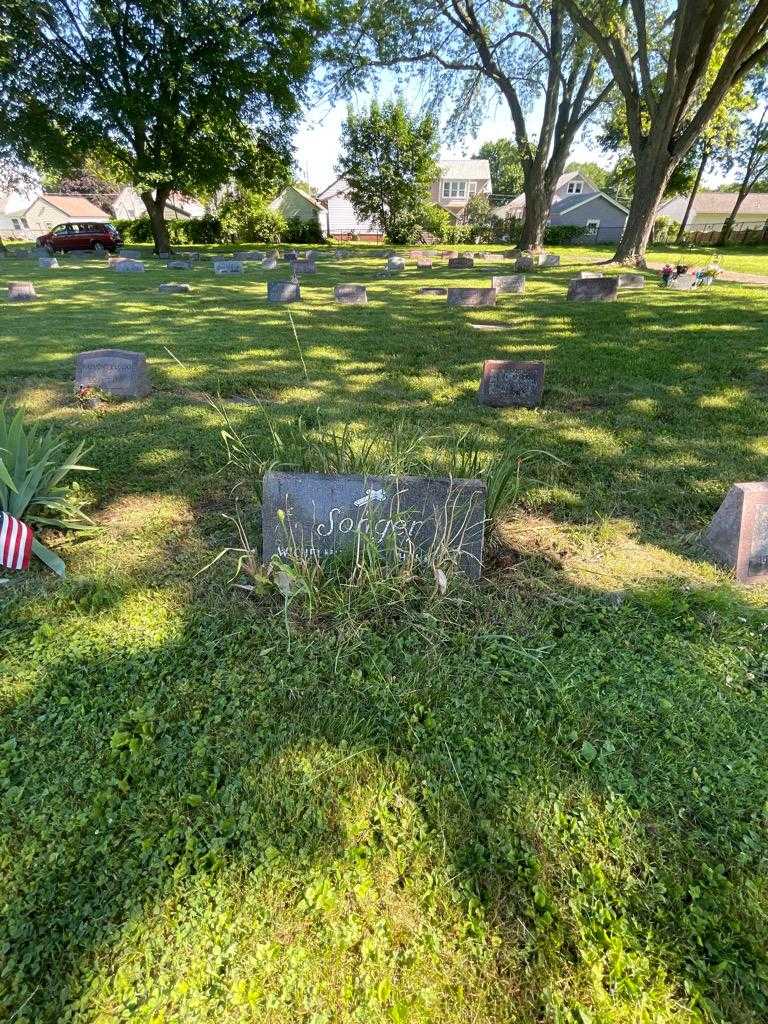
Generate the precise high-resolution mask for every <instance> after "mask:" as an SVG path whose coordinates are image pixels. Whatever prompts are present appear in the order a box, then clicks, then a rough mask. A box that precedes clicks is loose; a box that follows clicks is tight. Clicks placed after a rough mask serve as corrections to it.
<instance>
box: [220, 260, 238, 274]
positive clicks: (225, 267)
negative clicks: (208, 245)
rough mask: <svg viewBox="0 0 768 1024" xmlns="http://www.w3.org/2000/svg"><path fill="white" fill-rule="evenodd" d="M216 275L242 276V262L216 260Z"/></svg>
mask: <svg viewBox="0 0 768 1024" xmlns="http://www.w3.org/2000/svg"><path fill="white" fill-rule="evenodd" d="M213 272H214V274H242V272H243V263H242V260H214V261H213Z"/></svg>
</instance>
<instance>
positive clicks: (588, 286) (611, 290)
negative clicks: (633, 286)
mask: <svg viewBox="0 0 768 1024" xmlns="http://www.w3.org/2000/svg"><path fill="white" fill-rule="evenodd" d="M618 294H619V279H618V277H592V278H589V277H588V278H586V279H585V278H581V277H574V278H571V281H570V284H569V285H568V295H567V298H568V299H569V301H571V302H614V301H615V300H616V298H617V297H618Z"/></svg>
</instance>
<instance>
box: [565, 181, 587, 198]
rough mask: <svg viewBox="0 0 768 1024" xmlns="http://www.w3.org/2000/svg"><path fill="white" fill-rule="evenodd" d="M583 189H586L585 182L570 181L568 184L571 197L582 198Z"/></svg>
mask: <svg viewBox="0 0 768 1024" xmlns="http://www.w3.org/2000/svg"><path fill="white" fill-rule="evenodd" d="M583 188H584V182H583V181H569V182H568V195H569V196H580V195H581V192H582V189H583Z"/></svg>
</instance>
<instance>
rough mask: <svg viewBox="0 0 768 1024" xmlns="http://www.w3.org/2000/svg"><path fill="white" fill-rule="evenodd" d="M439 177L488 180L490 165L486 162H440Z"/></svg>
mask: <svg viewBox="0 0 768 1024" xmlns="http://www.w3.org/2000/svg"><path fill="white" fill-rule="evenodd" d="M440 177H441V178H469V179H472V178H475V179H477V180H482V179H488V180H490V177H491V165H490V164H489V163H488V161H487V160H441V161H440Z"/></svg>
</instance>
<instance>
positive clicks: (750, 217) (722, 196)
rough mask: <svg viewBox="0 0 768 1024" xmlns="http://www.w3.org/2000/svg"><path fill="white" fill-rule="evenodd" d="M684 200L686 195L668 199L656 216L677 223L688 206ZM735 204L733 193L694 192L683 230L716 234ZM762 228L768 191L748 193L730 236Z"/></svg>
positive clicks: (767, 211)
mask: <svg viewBox="0 0 768 1024" xmlns="http://www.w3.org/2000/svg"><path fill="white" fill-rule="evenodd" d="M688 198H689V197H688V196H674V197H673V198H672V199H668V200H667V201H666V202H665V203H662V204H661V206H660V207H659V214H660V215H662V216H664V217H670V218H671V219H672V220H674V221H676V222H677V223H678V224H681V223H682V221H683V217H684V216H685V210H686V207H687V206H688ZM735 202H736V194H735V193H734V192H697V193H696V196H695V198H694V200H693V209H692V210H691V213H690V215H689V217H688V223H687V225H686V230H687V231H689V232H691V233H694V232H696V233H700V234H713V235H715V236H716V235H719V234H720V230H721V228H722V226H723V223H724V221H725V219H726V217H729V216H730V213H731V210H732V209H733V206H734V203H735ZM766 227H768V192H749V193H748V194H747V195H746V196H745V197H744V202H743V203H742V204H741V207H740V209H739V212H738V213H737V215H736V223H735V224H734V228H733V230H734V233H736V234H740V233H742V232H744V231H762V230H763V229H764V228H766ZM702 241H703V239H702ZM713 241H714V239H713Z"/></svg>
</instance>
